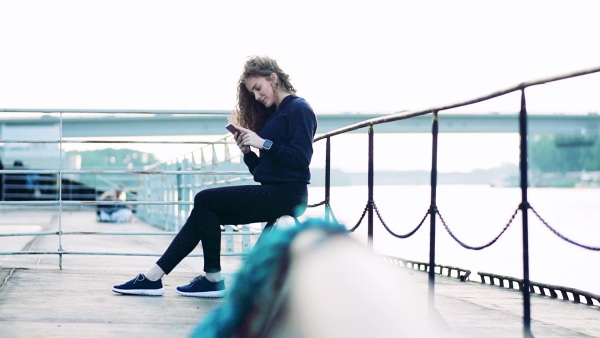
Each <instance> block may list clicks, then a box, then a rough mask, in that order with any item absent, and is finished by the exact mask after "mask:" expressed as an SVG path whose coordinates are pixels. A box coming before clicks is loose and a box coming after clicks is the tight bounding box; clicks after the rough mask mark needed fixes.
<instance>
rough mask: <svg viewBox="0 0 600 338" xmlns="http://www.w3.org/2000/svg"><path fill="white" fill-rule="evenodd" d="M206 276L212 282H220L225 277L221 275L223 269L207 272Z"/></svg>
mask: <svg viewBox="0 0 600 338" xmlns="http://www.w3.org/2000/svg"><path fill="white" fill-rule="evenodd" d="M205 277H206V279H208V280H209V281H211V282H218V281H220V280H222V279H223V277H221V271H219V272H207V273H206V276H205Z"/></svg>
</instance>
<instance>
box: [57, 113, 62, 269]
mask: <svg viewBox="0 0 600 338" xmlns="http://www.w3.org/2000/svg"><path fill="white" fill-rule="evenodd" d="M58 128H59V136H58V137H59V142H58V168H59V170H58V252H59V254H58V268H59V269H60V270H62V259H63V257H62V251H63V247H62V214H63V210H62V202H63V200H62V199H63V197H62V172H63V160H62V144H63V113H62V112H60V113H59V127H58Z"/></svg>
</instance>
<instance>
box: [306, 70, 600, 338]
mask: <svg viewBox="0 0 600 338" xmlns="http://www.w3.org/2000/svg"><path fill="white" fill-rule="evenodd" d="M598 72H600V67H595V68H589V69H584V70H580V71H575V72H571V73H567V74H562V75H557V76H552V77H547V78H543V79H539V80H534V81H525V82H521V83H520V84H518V85H516V86H513V87H509V88H507V89H503V90H500V91H496V92H493V93H490V94H487V95H484V96H480V97H477V98H474V99H471V100H467V101H463V102H458V103H454V104H448V105H442V106H437V107H431V108H427V109H422V110H415V111H404V112H399V113H395V114H390V115H386V116H383V117H377V118H372V119H368V120H365V121H362V122H359V123H355V124H352V125H349V126H346V127H342V128H338V129H335V130H333V131H330V132H328V133H325V134H322V135H321V136H319V137H316V138H315V140H314V142H317V141H320V140H326V142H327V151H326V155H325V156H326V159H325V160H326V163H327V168H328V166H329V163H330V156H331V154H330V151H329V149H330V142H331V138H332V137H333V136H337V135H341V134H344V133H347V132H352V131H355V130H358V129H361V128H367V127H368V136H369V137H368V173H367V175H368V201H367V207H366V209H365V212H366V213H367V216H368V228H367V236H368V243H369V245H370V246H372V240H373V239H372V236H373V213H374V212H375V211H376V212H377V214H378V216H380V214H379V211H377V210H374V209H375V208H374V205H375V202H374V199H373V186H374V170H373V160H374V156H373V143H374V141H373V139H374V137H373V135H374V128H373V127H374V126H375V125H377V124H382V123H387V122H393V121H399V120H404V119H409V118H412V117H417V116H422V115H427V114H432V115H433V119H432V127H431V134H432V161H431V177H430V186H431V204H430V207H429V210H428V214H429V217H430V234H429V237H430V238H429V263H428V269H427V272H428V280H429V285H428V290H429V292H428V296H429V297H428V298H429V299H428V300H429V306H430V307H432V308H433V307H434V295H435V291H434V289H435V278H434V277H435V267H436V266H437V265H436V263H435V243H436V242H435V236H436V234H435V231H436V218H437V217H436V216H439V217H440V219H441V215H440V214H439V211H438V208H437V202H436V189H437V174H438V172H437V142H438V138H437V136H438V133H439V130H438V123H439V122H438V120H439V116H438V113H439V112H441V111H443V110H448V109H453V108H458V107H464V106H468V105H471V104H475V103H479V102H483V101H486V100H489V99H492V98H496V97H499V96H503V95H506V94H509V93H512V92H516V91H520V92H521V104H520V112H519V115H518V117H519V118H518V125H519V137H520V163H519V167H520V176H521V180H520V188H521V203H520V205H519V208H518V209H517V211H516V212H515V213H514V214H513V216H512V218H511V220H510V221H509V223H508V225H507V226H506V227H505V228H504V229H503V231H502V233H504V231H505V230H506V228H507V227H508V226H509V225H510V223H511V222H512V220H513V219H514V217H515V216H516V214H517V212H518V211H519V210H520V211H521V215H522V218H523V221H522V224H523V238H522V240H523V280H522V281H523V282H522V283H523V288H522V293H523V334H524V336H525V337H531V336H532V334H531V301H530V297H531V296H530V292H531V287H530V280H529V228H528V211H529V209H532V210H533V208H532V207H531V206H530V205H529V202H528V198H527V190H528V163H527V106H526V100H525V89H526V88H528V87H531V86H536V85H540V84H545V83H549V82H554V81H559V80H564V79H568V78H573V77H578V76H582V75H587V74H592V73H598ZM326 175H327V176H329V175H330V171H329V170H326ZM325 181H326V187H325V189H326V195H325V208H326V219H328V218H329V217H330V216H333V211H332V209H331V206H330V200H329V193H328V191H329V186H330V181H329V177H326V180H325ZM365 212H363V215H362V216H361V220H360V221H362V218H363V217H364V216H365ZM534 212H535V211H534ZM426 216H427V215H426ZM536 216H538V218H541V217H540V216H539V215H538V214H537V213H536ZM380 218H381V217H380ZM424 220H425V218H424V219H423V220H422V221H421V224H422V223H423V221H424ZM360 221H359V223H358V224H357V225H356V226H355V227H353V228H352V229H350V231H354V230H355V229H356V228H357V227H358V225H360ZM442 222H443V223H444V226H445V227H446V230H448V231H449V229H448V227H447V225H446V224H445V222H444V221H443V219H442ZM382 223H383V224H384V225H385V222H383V220H382ZM421 224H419V226H418V227H417V229H416V230H418V229H419V227H420V226H421ZM550 229H551V230H552V228H550ZM386 230H388V231H389V232H390V233H391V231H390V230H389V229H388V228H387V227H386ZM416 230H414V231H413V232H411V233H410V234H409V235H407V236H396V237H402V238H405V237H409V236H410V235H412V234H413V233H414V232H416ZM449 232H450V231H449ZM502 233H501V234H500V235H498V237H500V236H501V235H502ZM450 234H451V235H452V233H451V232H450ZM559 235H560V234H559ZM498 237H497V238H496V239H494V240H493V241H492V242H491V243H489V244H488V245H485V246H481V247H470V246H466V245H464V244H463V243H462V242H460V241H459V240H458V239H457V238H456V237H455V236H452V238H453V239H454V240H457V241H459V243H461V245H463V247H466V248H468V249H475V250H479V249H483V248H485V247H487V246H489V245H491V244H493V243H494V242H495V241H496V240H497V239H498ZM561 238H562V237H561ZM563 239H565V238H563ZM566 240H567V241H569V240H568V239H566ZM569 242H571V243H572V244H576V245H579V244H578V243H573V242H572V241H569ZM579 246H581V247H585V248H589V249H594V250H595V249H597V248H595V247H591V246H583V245H579Z"/></svg>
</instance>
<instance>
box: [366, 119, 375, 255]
mask: <svg viewBox="0 0 600 338" xmlns="http://www.w3.org/2000/svg"><path fill="white" fill-rule="evenodd" d="M373 143H374V137H373V125H370V126H369V172H368V185H369V196H368V220H369V224H368V225H369V227H368V231H367V234H368V237H369V247H371V248H373V177H374V168H373Z"/></svg>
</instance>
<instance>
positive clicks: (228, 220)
mask: <svg viewBox="0 0 600 338" xmlns="http://www.w3.org/2000/svg"><path fill="white" fill-rule="evenodd" d="M305 206H306V196H303V195H295V194H291V193H290V192H289V191H288V188H286V186H285V185H243V186H231V187H223V188H214V189H206V190H203V191H201V192H199V193H198V194H197V195H196V197H195V199H194V208H193V210H192V212H191V214H190V217H189V218H188V219H187V221H186V223H185V225H184V226H183V227H182V228H181V230H180V231H179V233H178V234H177V236H176V237H175V238H174V239H173V242H171V244H170V245H169V247H168V248H167V250H166V251H165V253H164V254H163V255H162V257H161V258H160V259H159V260H158V261H157V263H156V264H157V265H158V266H160V268H161V269H162V270H163V271H164V272H165V273H167V274H168V273H170V272H171V271H172V270H173V269H174V268H175V266H177V264H179V262H181V260H183V259H184V258H185V257H186V256H187V255H188V254H189V253H190V252H191V251H192V250H193V249H194V248H195V247H196V246H197V245H198V243H199V242H200V241H202V249H203V252H204V271H205V272H207V273H215V272H219V271H221V264H220V252H221V228H220V225H221V224H247V223H255V222H264V221H269V220H272V219H276V218H278V217H281V216H283V215H298V214H299V213H300V212H298V211H297V210H296V208H297V207H299V209H301V210H302V209H303V207H305Z"/></svg>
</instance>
